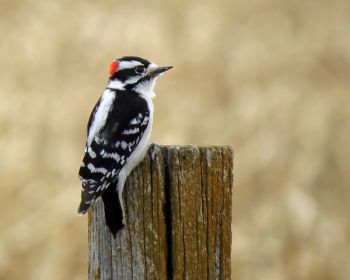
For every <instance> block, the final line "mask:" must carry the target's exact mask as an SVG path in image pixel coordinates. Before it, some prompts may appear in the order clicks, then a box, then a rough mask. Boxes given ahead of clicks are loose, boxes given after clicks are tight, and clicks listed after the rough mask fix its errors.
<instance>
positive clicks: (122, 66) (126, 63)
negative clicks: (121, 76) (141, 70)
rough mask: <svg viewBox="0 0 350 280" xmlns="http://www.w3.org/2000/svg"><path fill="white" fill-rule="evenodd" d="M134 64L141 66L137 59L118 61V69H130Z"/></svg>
mask: <svg viewBox="0 0 350 280" xmlns="http://www.w3.org/2000/svg"><path fill="white" fill-rule="evenodd" d="M136 66H143V64H142V63H141V62H139V61H135V60H131V61H121V62H119V66H118V71H120V70H123V69H130V68H134V67H136Z"/></svg>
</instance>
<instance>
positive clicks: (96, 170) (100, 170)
mask: <svg viewBox="0 0 350 280" xmlns="http://www.w3.org/2000/svg"><path fill="white" fill-rule="evenodd" d="M87 168H88V169H89V170H90V172H91V173H102V174H103V175H106V173H107V172H108V170H107V169H106V168H103V167H95V166H94V165H93V164H92V163H89V164H88V166H87Z"/></svg>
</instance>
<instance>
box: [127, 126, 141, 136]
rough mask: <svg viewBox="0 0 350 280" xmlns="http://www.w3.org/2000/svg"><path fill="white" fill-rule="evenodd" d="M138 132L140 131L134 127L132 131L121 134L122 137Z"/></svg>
mask: <svg viewBox="0 0 350 280" xmlns="http://www.w3.org/2000/svg"><path fill="white" fill-rule="evenodd" d="M139 131H140V129H139V128H138V127H135V128H132V129H128V130H124V131H123V134H124V135H130V134H136V133H138V132H139Z"/></svg>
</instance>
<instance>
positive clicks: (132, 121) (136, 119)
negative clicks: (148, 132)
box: [130, 118, 141, 125]
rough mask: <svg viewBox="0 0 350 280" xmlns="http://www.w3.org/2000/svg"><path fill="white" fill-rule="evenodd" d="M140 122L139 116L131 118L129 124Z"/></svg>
mask: <svg viewBox="0 0 350 280" xmlns="http://www.w3.org/2000/svg"><path fill="white" fill-rule="evenodd" d="M140 122H141V120H140V119H139V118H135V119H132V120H131V122H130V123H131V124H133V125H135V124H139V123H140Z"/></svg>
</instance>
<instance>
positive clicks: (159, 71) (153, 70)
mask: <svg viewBox="0 0 350 280" xmlns="http://www.w3.org/2000/svg"><path fill="white" fill-rule="evenodd" d="M171 68H173V66H160V67H158V66H157V67H153V68H150V69H149V70H148V73H147V76H158V75H161V74H162V73H164V72H165V71H168V70H169V69H171Z"/></svg>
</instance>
